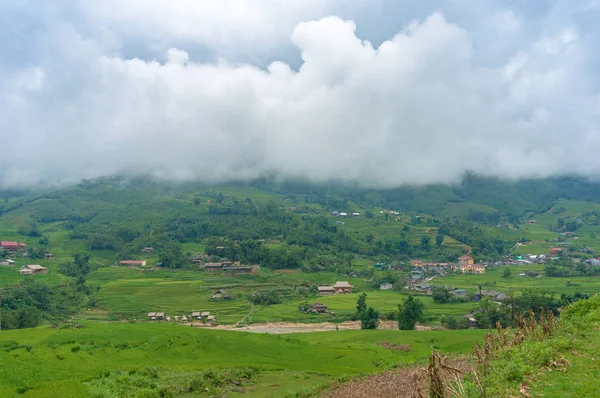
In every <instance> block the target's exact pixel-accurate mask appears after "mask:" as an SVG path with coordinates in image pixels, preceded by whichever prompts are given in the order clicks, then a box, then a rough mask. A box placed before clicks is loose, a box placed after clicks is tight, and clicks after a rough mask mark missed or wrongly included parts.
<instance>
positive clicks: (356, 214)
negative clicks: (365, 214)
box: [352, 212, 360, 217]
mask: <svg viewBox="0 0 600 398" xmlns="http://www.w3.org/2000/svg"><path fill="white" fill-rule="evenodd" d="M352 217H360V213H356V212H355V213H352Z"/></svg>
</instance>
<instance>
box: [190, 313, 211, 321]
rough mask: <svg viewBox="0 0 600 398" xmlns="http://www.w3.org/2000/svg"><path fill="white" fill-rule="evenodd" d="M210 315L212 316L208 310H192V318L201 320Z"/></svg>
mask: <svg viewBox="0 0 600 398" xmlns="http://www.w3.org/2000/svg"><path fill="white" fill-rule="evenodd" d="M208 316H210V312H208V311H194V312H192V318H193V319H198V320H201V319H203V318H207V317H208Z"/></svg>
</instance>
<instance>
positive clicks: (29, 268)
mask: <svg viewBox="0 0 600 398" xmlns="http://www.w3.org/2000/svg"><path fill="white" fill-rule="evenodd" d="M19 272H20V273H21V275H33V274H47V273H48V268H46V267H42V266H41V265H34V264H32V265H26V266H24V267H22V268H21V270H20V271H19Z"/></svg>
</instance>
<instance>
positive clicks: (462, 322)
mask: <svg viewBox="0 0 600 398" xmlns="http://www.w3.org/2000/svg"><path fill="white" fill-rule="evenodd" d="M440 321H441V323H442V325H443V326H445V327H447V328H448V329H450V330H458V329H468V328H469V320H468V319H467V318H463V317H460V318H458V317H452V316H447V317H444V318H442V319H441V320H440Z"/></svg>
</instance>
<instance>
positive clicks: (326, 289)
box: [317, 286, 335, 296]
mask: <svg viewBox="0 0 600 398" xmlns="http://www.w3.org/2000/svg"><path fill="white" fill-rule="evenodd" d="M317 291H318V292H319V296H329V295H331V294H335V289H334V288H333V286H317Z"/></svg>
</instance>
